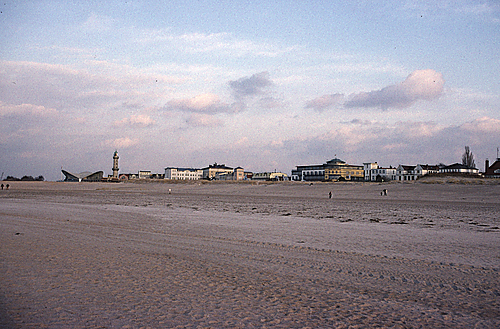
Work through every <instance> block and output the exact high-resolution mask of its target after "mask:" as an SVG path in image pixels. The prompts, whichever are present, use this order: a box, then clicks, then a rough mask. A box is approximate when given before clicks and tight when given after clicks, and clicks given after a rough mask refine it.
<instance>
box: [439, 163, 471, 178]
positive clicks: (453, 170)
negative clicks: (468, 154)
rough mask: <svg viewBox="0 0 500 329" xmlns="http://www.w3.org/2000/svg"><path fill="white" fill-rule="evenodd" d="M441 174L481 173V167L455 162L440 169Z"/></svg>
mask: <svg viewBox="0 0 500 329" xmlns="http://www.w3.org/2000/svg"><path fill="white" fill-rule="evenodd" d="M439 173H440V174H461V175H479V169H477V168H471V167H468V166H466V165H463V164H461V163H454V164H451V165H449V166H444V167H442V168H440V169H439Z"/></svg>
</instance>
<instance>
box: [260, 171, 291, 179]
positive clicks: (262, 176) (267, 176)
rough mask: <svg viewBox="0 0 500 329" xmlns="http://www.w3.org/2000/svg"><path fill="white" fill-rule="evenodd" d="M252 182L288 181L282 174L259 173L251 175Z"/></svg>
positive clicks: (286, 176)
mask: <svg viewBox="0 0 500 329" xmlns="http://www.w3.org/2000/svg"><path fill="white" fill-rule="evenodd" d="M252 180H262V181H286V180H288V175H287V174H284V173H282V172H259V173H254V174H253V176H252Z"/></svg>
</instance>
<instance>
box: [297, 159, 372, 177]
mask: <svg viewBox="0 0 500 329" xmlns="http://www.w3.org/2000/svg"><path fill="white" fill-rule="evenodd" d="M292 180H293V181H306V182H314V181H332V180H353V181H362V180H364V170H363V166H358V165H348V164H347V163H345V162H344V161H342V160H340V159H338V158H335V159H332V160H330V161H327V162H326V163H324V164H321V165H307V166H297V167H296V169H293V170H292Z"/></svg>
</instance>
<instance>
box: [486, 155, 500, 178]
mask: <svg viewBox="0 0 500 329" xmlns="http://www.w3.org/2000/svg"><path fill="white" fill-rule="evenodd" d="M496 170H500V159H497V160H496V161H495V162H493V164H492V165H491V166H489V167H488V168H486V171H485V173H484V174H485V175H498V173H495V171H496Z"/></svg>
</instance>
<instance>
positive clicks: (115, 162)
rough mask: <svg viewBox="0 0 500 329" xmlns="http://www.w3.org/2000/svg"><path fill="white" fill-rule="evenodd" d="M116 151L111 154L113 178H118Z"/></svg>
mask: <svg viewBox="0 0 500 329" xmlns="http://www.w3.org/2000/svg"><path fill="white" fill-rule="evenodd" d="M118 159H119V156H118V151H115V154H114V155H113V179H118V170H119V169H118Z"/></svg>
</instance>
